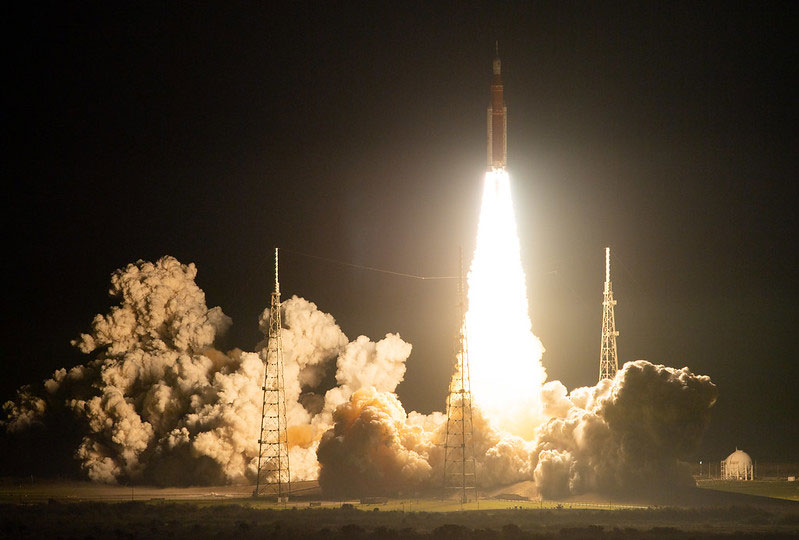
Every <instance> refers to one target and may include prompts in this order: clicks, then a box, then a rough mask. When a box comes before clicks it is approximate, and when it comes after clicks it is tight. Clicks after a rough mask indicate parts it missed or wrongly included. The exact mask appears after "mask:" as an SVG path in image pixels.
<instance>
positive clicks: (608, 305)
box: [599, 247, 619, 381]
mask: <svg viewBox="0 0 799 540" xmlns="http://www.w3.org/2000/svg"><path fill="white" fill-rule="evenodd" d="M615 305H616V301H615V300H614V299H613V288H612V287H611V285H610V248H609V247H606V248H605V294H604V299H603V300H602V350H601V352H600V354H599V380H600V381H601V380H602V379H612V378H613V377H615V376H616V372H617V371H618V370H619V358H618V355H617V353H616V336H618V335H619V333H618V332H617V331H616V316H615V315H614V313H613V306H615Z"/></svg>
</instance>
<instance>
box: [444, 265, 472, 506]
mask: <svg viewBox="0 0 799 540" xmlns="http://www.w3.org/2000/svg"><path fill="white" fill-rule="evenodd" d="M458 311H459V317H458V324H459V329H458V338H457V342H456V350H455V365H454V370H453V374H452V379H451V380H450V384H449V393H448V394H447V434H446V439H445V441H444V487H445V488H446V489H451V490H460V492H461V493H460V501H461V503H462V504H463V503H466V502H468V501H469V499H470V498H471V499H472V500H475V499H476V498H477V484H476V467H475V460H474V426H473V424H472V390H471V381H470V378H469V352H468V346H467V341H466V319H465V315H466V300H465V288H464V285H463V253H462V252H461V255H460V272H459V279H458Z"/></svg>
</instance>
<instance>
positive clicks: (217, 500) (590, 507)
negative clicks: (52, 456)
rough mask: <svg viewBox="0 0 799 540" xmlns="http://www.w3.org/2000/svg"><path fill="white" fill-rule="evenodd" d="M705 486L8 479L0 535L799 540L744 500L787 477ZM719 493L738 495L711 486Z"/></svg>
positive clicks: (790, 506)
mask: <svg viewBox="0 0 799 540" xmlns="http://www.w3.org/2000/svg"><path fill="white" fill-rule="evenodd" d="M704 484H705V485H704V487H705V488H706V489H694V490H692V491H690V492H686V493H685V494H684V495H685V496H684V497H683V496H680V497H676V498H675V497H672V498H671V499H670V500H671V501H672V502H669V503H667V504H669V505H675V506H679V507H674V506H666V507H664V506H663V505H661V503H658V506H655V505H654V504H653V506H651V507H650V506H646V504H648V503H644V505H638V506H636V505H621V504H618V503H617V502H613V501H610V500H606V498H605V497H600V496H594V497H593V498H591V497H586V498H584V499H583V500H575V499H574V498H572V499H571V500H568V501H560V502H559V501H538V500H534V501H533V500H528V501H526V500H500V499H481V500H479V501H474V502H469V503H467V504H465V505H463V506H462V505H461V504H459V503H458V502H456V501H453V500H446V499H440V498H433V497H427V498H404V499H403V498H398V499H388V500H387V501H386V502H385V503H384V504H360V501H358V500H352V501H331V500H322V499H320V498H319V497H320V496H321V494H320V493H318V489H317V488H316V487H315V485H314V483H308V484H307V485H304V484H302V483H297V484H296V485H295V484H292V487H293V488H296V489H297V497H295V498H293V499H291V500H290V501H289V502H288V503H287V504H286V505H285V506H284V505H277V504H275V503H274V502H268V501H265V500H263V499H253V498H252V497H250V496H249V495H250V494H251V492H252V487H251V486H218V487H212V488H209V487H193V488H154V487H143V486H136V487H135V488H131V487H125V486H104V485H98V484H91V483H86V482H41V483H40V482H32V481H23V480H15V481H11V480H7V481H5V482H0V538H86V539H88V538H96V539H100V538H102V539H105V538H126V539H133V538H177V539H181V538H186V539H191V540H200V539H204V538H231V537H233V538H237V539H242V540H244V539H248V538H265V537H266V538H325V539H330V538H553V537H557V538H567V539H568V538H597V537H603V538H613V537H624V538H629V539H634V538H682V539H684V538H725V537H726V538H729V537H736V538H741V537H743V538H763V537H769V538H797V537H799V503H797V502H792V501H791V493H788V495H789V496H788V497H782V498H770V499H769V498H763V497H751V496H748V495H746V494H753V495H766V496H771V497H774V496H779V495H785V492H784V484H787V483H786V482H782V483H779V482H769V483H766V482H754V483H753V482H738V483H732V482H724V483H722V484H721V485H718V486H717V485H716V484H713V483H706V482H705V483H704ZM743 484H746V485H743ZM725 487H727V488H736V487H737V488H738V489H739V490H743V491H744V492H745V493H746V494H743V495H741V494H737V493H730V492H729V490H728V491H727V492H724V491H719V489H723V488H725ZM788 487H789V488H793V486H788ZM717 488H718V489H717ZM786 498H787V499H788V500H785V499H786ZM131 499H133V500H131ZM691 505H693V506H691Z"/></svg>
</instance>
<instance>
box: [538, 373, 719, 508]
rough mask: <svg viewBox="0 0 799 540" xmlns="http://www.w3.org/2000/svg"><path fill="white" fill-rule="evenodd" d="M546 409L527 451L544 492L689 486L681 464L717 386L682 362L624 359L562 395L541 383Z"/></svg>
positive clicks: (551, 385)
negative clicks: (605, 375)
mask: <svg viewBox="0 0 799 540" xmlns="http://www.w3.org/2000/svg"><path fill="white" fill-rule="evenodd" d="M544 395H545V396H546V399H547V403H548V405H549V410H550V412H551V413H553V414H554V415H555V417H554V418H552V419H550V420H549V421H548V422H547V423H545V424H544V425H543V426H541V427H540V429H539V431H538V437H537V442H536V448H535V450H534V461H535V462H536V464H535V470H534V477H535V483H536V486H537V487H538V489H539V490H540V492H541V493H542V494H543V495H544V496H547V497H552V498H556V497H564V496H567V495H571V494H579V493H584V492H587V491H603V492H621V491H624V492H636V491H643V490H645V489H646V488H647V487H651V486H653V485H657V486H658V487H659V488H663V487H666V486H678V485H693V480H692V479H691V476H690V474H689V473H688V471H687V470H686V469H685V468H684V467H683V465H681V462H680V460H684V459H686V458H687V457H688V455H689V454H690V453H691V452H692V451H693V450H694V449H695V448H696V447H697V445H698V444H699V441H700V439H701V436H702V434H703V433H704V431H705V428H706V427H707V424H708V422H709V420H710V408H711V407H712V406H713V404H714V403H715V401H716V397H717V390H716V387H715V385H714V384H713V383H712V382H711V381H710V378H709V377H706V376H702V375H694V374H693V373H691V372H690V371H689V370H688V368H683V369H680V370H678V369H674V368H670V367H665V366H656V365H653V364H650V363H649V362H646V361H644V360H638V361H636V362H628V363H627V364H625V365H624V367H623V368H622V369H621V370H620V371H619V372H618V373H617V375H616V377H615V379H613V380H612V381H609V380H605V381H602V382H600V384H598V385H597V386H594V387H590V388H578V389H576V390H574V391H573V392H572V394H571V395H570V396H567V395H566V389H565V387H563V385H561V384H560V383H557V382H555V383H547V385H545V392H544Z"/></svg>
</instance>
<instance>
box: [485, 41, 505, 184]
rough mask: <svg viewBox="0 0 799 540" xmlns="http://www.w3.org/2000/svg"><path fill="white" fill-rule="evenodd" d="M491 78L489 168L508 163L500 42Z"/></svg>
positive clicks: (499, 167) (500, 166) (498, 167)
mask: <svg viewBox="0 0 799 540" xmlns="http://www.w3.org/2000/svg"><path fill="white" fill-rule="evenodd" d="M493 67H494V69H493V71H494V74H493V77H492V79H491V103H490V104H489V105H488V170H489V171H490V170H492V169H504V168H505V166H506V165H507V164H508V143H507V135H508V108H507V107H506V106H505V98H504V97H503V96H502V62H500V60H499V43H497V48H496V56H495V57H494V66H493Z"/></svg>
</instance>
